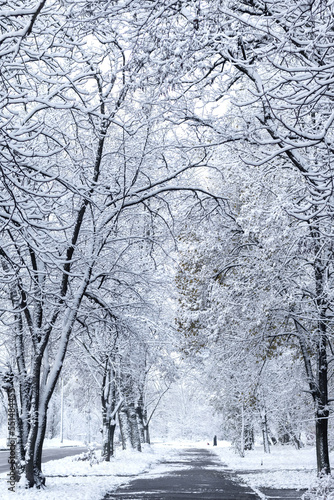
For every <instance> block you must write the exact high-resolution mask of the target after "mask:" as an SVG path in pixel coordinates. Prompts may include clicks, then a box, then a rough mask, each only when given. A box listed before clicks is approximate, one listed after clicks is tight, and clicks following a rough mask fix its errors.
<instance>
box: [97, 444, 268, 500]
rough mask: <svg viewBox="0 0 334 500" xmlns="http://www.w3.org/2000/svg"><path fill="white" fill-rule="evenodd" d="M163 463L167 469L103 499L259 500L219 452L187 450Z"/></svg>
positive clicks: (133, 482)
mask: <svg viewBox="0 0 334 500" xmlns="http://www.w3.org/2000/svg"><path fill="white" fill-rule="evenodd" d="M162 465H164V466H166V467H168V469H169V470H168V472H164V473H163V474H162V475H157V474H154V470H153V472H152V473H149V474H146V475H145V477H142V478H139V479H135V480H134V481H131V483H130V484H129V485H127V486H124V487H122V488H119V489H117V490H116V491H115V492H113V493H110V494H108V495H106V496H105V497H104V500H188V499H189V500H190V499H193V500H194V499H195V500H196V499H198V500H256V499H258V498H259V496H257V495H256V493H254V491H252V490H251V489H250V488H249V487H248V486H245V485H240V484H238V483H237V482H236V481H235V480H233V475H232V474H231V472H230V471H229V472H227V471H224V465H223V464H222V463H221V461H220V460H219V459H218V457H217V456H216V455H214V454H213V453H211V452H210V451H208V450H205V449H196V448H191V449H185V450H184V451H182V452H181V453H180V455H178V456H177V457H176V458H175V459H173V460H172V459H171V460H166V461H165V462H162Z"/></svg>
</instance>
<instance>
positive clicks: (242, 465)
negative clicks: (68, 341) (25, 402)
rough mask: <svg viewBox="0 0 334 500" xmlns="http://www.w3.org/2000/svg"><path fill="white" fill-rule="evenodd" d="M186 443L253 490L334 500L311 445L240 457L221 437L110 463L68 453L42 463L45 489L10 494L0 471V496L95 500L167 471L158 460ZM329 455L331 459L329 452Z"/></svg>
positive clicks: (122, 454)
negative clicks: (295, 491) (91, 461)
mask: <svg viewBox="0 0 334 500" xmlns="http://www.w3.org/2000/svg"><path fill="white" fill-rule="evenodd" d="M57 444H58V445H59V443H56V442H54V443H48V445H49V446H52V445H53V446H57ZM66 444H67V443H66ZM66 444H65V443H63V445H66ZM77 444H78V445H82V443H77ZM188 447H203V448H206V449H208V450H210V451H213V452H214V453H216V454H217V455H218V456H219V458H220V459H221V461H222V464H226V466H227V468H228V469H229V470H235V471H237V473H238V477H239V479H240V482H245V483H247V484H248V485H249V486H250V487H252V488H253V489H254V490H255V491H256V490H258V488H261V487H262V488H264V487H272V488H278V489H281V488H282V489H284V488H287V489H290V488H295V489H308V488H310V490H309V492H308V493H307V494H306V495H305V500H334V492H332V493H330V491H332V489H334V479H333V478H325V479H323V480H319V479H318V478H317V474H316V456H315V448H314V447H310V446H308V447H305V448H303V449H301V450H296V449H295V448H293V447H290V446H274V447H272V448H271V453H270V454H265V453H264V452H263V447H262V446H260V445H257V446H256V447H255V449H254V450H252V451H248V452H246V455H245V457H244V458H242V457H240V456H239V455H238V454H236V453H235V452H234V450H233V449H232V448H231V446H230V443H228V442H224V441H220V442H218V446H217V447H213V446H212V443H210V444H209V445H208V444H207V442H200V443H199V442H197V443H195V442H192V441H184V442H182V443H180V442H175V443H163V442H159V443H155V444H154V445H153V446H152V447H150V446H145V447H144V450H143V452H142V453H138V452H137V453H136V452H126V451H121V450H119V451H118V450H117V454H116V457H115V458H114V459H112V461H111V462H110V463H106V462H102V463H99V464H95V465H93V466H90V464H89V462H87V461H86V462H82V461H76V460H74V457H67V458H64V459H61V460H54V461H51V462H47V463H45V464H44V465H43V472H44V474H45V475H46V477H47V488H46V489H43V490H36V489H33V490H26V489H25V487H24V486H25V485H24V481H23V480H21V483H19V485H18V486H17V487H16V492H15V494H14V496H13V493H12V492H10V491H8V490H7V483H6V480H7V475H6V473H4V474H1V475H0V488H1V499H3V500H12V499H13V498H14V497H15V498H18V499H19V500H21V499H22V500H36V499H39V500H58V499H59V498H64V499H65V498H66V499H67V500H97V499H99V498H103V497H104V495H105V494H106V493H108V492H111V491H113V490H115V489H116V488H117V487H118V486H120V485H124V484H126V483H128V482H129V481H131V480H132V479H134V477H135V476H137V475H138V474H140V473H143V472H146V471H149V470H150V475H151V474H155V475H158V476H159V475H163V474H165V473H167V472H168V471H170V470H171V469H172V468H173V467H172V466H171V465H169V464H161V465H159V462H161V461H162V460H164V459H166V458H171V457H175V456H177V455H178V453H179V451H180V449H182V448H188ZM331 459H332V462H333V461H334V454H332V457H331ZM180 466H181V465H178V467H180Z"/></svg>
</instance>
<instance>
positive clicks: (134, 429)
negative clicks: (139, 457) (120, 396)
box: [128, 403, 141, 451]
mask: <svg viewBox="0 0 334 500" xmlns="http://www.w3.org/2000/svg"><path fill="white" fill-rule="evenodd" d="M128 415H129V425H130V441H131V446H132V448H133V449H134V450H137V451H141V443H140V434H139V427H138V421H137V412H136V409H135V405H134V404H133V403H131V404H130V405H129V407H128Z"/></svg>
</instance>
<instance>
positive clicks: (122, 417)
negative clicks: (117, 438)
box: [118, 405, 132, 450]
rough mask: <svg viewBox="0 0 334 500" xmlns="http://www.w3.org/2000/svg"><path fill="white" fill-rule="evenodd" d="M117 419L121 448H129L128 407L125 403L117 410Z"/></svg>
mask: <svg viewBox="0 0 334 500" xmlns="http://www.w3.org/2000/svg"><path fill="white" fill-rule="evenodd" d="M118 421H119V429H120V433H121V439H122V448H123V450H127V449H130V448H131V447H132V445H131V439H130V425H129V417H128V409H127V407H126V406H125V405H123V406H122V408H121V409H120V410H119V412H118Z"/></svg>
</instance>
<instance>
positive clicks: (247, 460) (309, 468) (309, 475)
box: [212, 442, 317, 489]
mask: <svg viewBox="0 0 334 500" xmlns="http://www.w3.org/2000/svg"><path fill="white" fill-rule="evenodd" d="M212 451H214V452H215V453H216V454H217V455H218V456H219V457H220V459H221V460H222V462H224V463H225V464H226V465H227V467H228V468H229V469H233V470H236V471H238V472H240V474H239V478H240V480H242V481H244V482H245V483H247V484H248V485H249V486H251V487H252V488H259V487H264V488H278V489H279V488H283V489H284V488H287V489H289V488H291V489H293V488H294V489H307V488H309V487H310V486H311V484H314V482H315V481H316V479H317V468H316V453H315V448H314V447H310V446H306V447H304V448H302V449H301V450H296V449H295V448H293V447H291V446H279V445H276V446H272V447H271V448H270V453H269V454H267V453H264V451H263V446H260V445H258V446H255V449H254V450H251V451H246V453H245V456H244V457H240V455H238V454H237V453H235V452H234V450H233V449H232V448H231V447H230V446H229V443H227V442H221V443H220V444H219V443H218V446H217V447H213V448H212ZM243 472H244V473H243Z"/></svg>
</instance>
